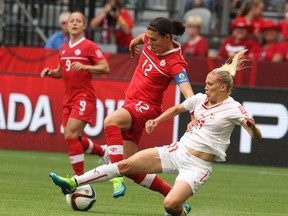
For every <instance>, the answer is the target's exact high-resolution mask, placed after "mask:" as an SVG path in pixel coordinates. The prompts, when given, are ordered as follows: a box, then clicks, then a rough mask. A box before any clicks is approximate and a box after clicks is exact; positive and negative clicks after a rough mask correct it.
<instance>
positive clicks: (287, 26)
mask: <svg viewBox="0 0 288 216" xmlns="http://www.w3.org/2000/svg"><path fill="white" fill-rule="evenodd" d="M279 24H280V26H281V35H282V37H283V39H285V40H287V39H288V22H287V21H286V20H281V21H280V22H279Z"/></svg>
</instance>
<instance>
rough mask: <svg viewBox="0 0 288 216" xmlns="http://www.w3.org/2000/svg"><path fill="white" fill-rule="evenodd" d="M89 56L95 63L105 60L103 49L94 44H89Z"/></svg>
mask: <svg viewBox="0 0 288 216" xmlns="http://www.w3.org/2000/svg"><path fill="white" fill-rule="evenodd" d="M87 54H88V56H89V58H90V59H91V60H92V61H93V62H99V61H101V60H104V59H105V58H104V55H103V53H102V51H101V49H100V48H99V47H98V46H97V45H96V44H95V43H94V42H91V43H90V44H89V49H88V53H87Z"/></svg>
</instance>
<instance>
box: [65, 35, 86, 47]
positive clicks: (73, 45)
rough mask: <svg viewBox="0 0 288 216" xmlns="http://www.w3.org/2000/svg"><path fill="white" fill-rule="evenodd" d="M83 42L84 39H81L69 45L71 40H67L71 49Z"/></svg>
mask: <svg viewBox="0 0 288 216" xmlns="http://www.w3.org/2000/svg"><path fill="white" fill-rule="evenodd" d="M83 40H85V37H82V38H81V39H80V40H79V41H77V42H76V43H74V44H71V40H69V47H70V48H73V47H75V46H77V45H78V44H80V43H81V42H82V41H83Z"/></svg>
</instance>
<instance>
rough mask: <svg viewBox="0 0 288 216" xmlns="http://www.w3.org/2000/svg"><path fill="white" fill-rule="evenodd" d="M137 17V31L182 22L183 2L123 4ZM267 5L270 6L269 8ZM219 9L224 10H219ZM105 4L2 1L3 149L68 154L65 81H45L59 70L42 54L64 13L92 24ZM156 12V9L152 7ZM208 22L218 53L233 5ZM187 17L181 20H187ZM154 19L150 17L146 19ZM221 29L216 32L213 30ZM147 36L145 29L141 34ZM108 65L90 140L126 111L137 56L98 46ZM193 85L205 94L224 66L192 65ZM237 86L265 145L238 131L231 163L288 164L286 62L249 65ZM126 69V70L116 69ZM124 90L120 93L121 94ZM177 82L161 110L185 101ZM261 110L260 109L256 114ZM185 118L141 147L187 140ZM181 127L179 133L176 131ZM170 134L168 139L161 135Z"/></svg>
mask: <svg viewBox="0 0 288 216" xmlns="http://www.w3.org/2000/svg"><path fill="white" fill-rule="evenodd" d="M273 2H274V3H275V2H277V3H279V4H280V3H281V2H282V3H283V2H284V1H271V2H270V1H267V3H268V4H267V8H266V9H267V10H266V11H265V13H264V16H266V17H269V18H273V19H281V18H282V15H281V13H280V12H279V11H277V10H276V9H277V8H276V6H275V5H276V4H274V3H273ZM123 3H124V4H125V5H126V6H127V8H128V9H129V10H130V11H131V13H132V14H133V17H134V20H135V24H136V25H135V26H136V27H143V26H145V25H146V24H147V23H148V22H149V19H152V18H153V16H154V17H155V16H167V17H170V18H179V17H180V16H181V13H182V10H181V5H183V4H184V3H185V1H169V0H167V1H164V0H162V1H123ZM269 3H270V4H269ZM219 5H220V6H219ZM102 6H103V1H73V0H70V1H41V0H30V1H28V0H25V1H24V0H22V1H20V0H15V1H7V0H5V1H4V0H1V1H0V18H1V21H0V23H1V24H2V25H1V31H0V32H1V36H0V42H1V45H2V47H1V48H0V60H1V64H0V78H1V85H0V148H2V149H19V150H38V151H60V152H65V151H66V147H65V145H64V144H63V136H62V134H61V125H60V119H61V114H60V113H61V101H62V90H63V89H62V82H61V81H59V80H52V79H41V78H40V77H39V72H40V71H41V69H42V68H43V67H46V66H48V67H54V66H55V65H56V64H57V59H58V53H57V51H53V50H45V49H43V48H41V47H43V45H44V42H45V38H47V36H48V35H50V34H51V33H52V32H53V31H55V30H56V29H57V26H58V24H57V18H58V14H59V13H60V12H61V11H63V10H71V11H73V10H81V11H84V12H85V14H86V15H87V17H88V19H89V20H90V19H91V18H92V17H93V16H94V15H95V13H97V11H98V10H100V9H101V7H102ZM152 6H153V7H152ZM218 6H219V7H217V8H214V9H215V10H214V11H213V15H215V16H216V19H215V20H217V22H216V23H211V29H212V26H213V25H214V28H213V31H212V30H211V32H209V34H207V35H205V36H206V37H207V39H208V41H209V44H210V45H211V50H210V53H211V54H213V52H215V50H217V47H218V46H219V43H220V42H221V40H222V39H223V37H225V36H226V35H228V34H229V28H228V24H229V22H230V18H231V17H230V14H229V16H225V15H227V14H228V12H227V7H228V6H229V1H226V0H223V1H219V4H218ZM182 15H183V14H182ZM148 18H149V19H148ZM215 26H216V27H215ZM142 30H143V28H142ZM100 31H101V29H91V30H89V32H87V35H88V36H89V37H90V38H91V39H93V40H95V41H96V42H97V39H98V37H99V32H100ZM99 46H100V47H101V48H102V50H103V51H104V52H105V55H106V57H107V59H108V61H109V64H110V65H111V71H112V72H111V75H109V76H101V77H100V78H99V77H95V79H94V84H95V87H96V91H97V95H98V97H99V98H98V107H97V108H98V111H97V123H96V125H94V126H92V127H88V128H87V129H86V134H87V135H88V136H91V137H92V138H93V139H94V140H95V141H97V142H99V143H105V139H104V137H103V131H102V126H103V122H102V121H103V119H104V118H105V116H106V115H107V114H109V112H111V111H113V110H114V109H116V108H117V107H118V106H120V105H121V103H122V102H123V99H124V96H123V95H124V90H125V88H126V86H127V85H128V83H129V80H130V78H131V75H132V73H133V69H134V68H135V66H136V64H137V58H136V59H133V60H131V58H130V56H129V55H128V54H127V55H126V54H122V55H120V54H115V53H114V51H115V50H116V49H115V44H113V43H112V44H108V45H103V44H99ZM187 62H188V63H189V66H188V68H187V71H188V75H189V78H190V81H191V83H192V85H193V87H194V90H195V92H201V91H203V81H204V79H205V76H206V74H207V72H208V71H209V70H210V69H212V68H213V67H215V66H219V65H221V64H222V63H223V62H221V61H217V60H213V59H212V58H210V57H209V58H207V59H206V58H205V59H203V58H195V59H187ZM250 64H251V65H250V66H251V67H249V68H247V69H245V70H243V71H241V72H240V73H239V74H238V76H237V79H236V80H235V83H236V87H235V89H234V92H233V96H234V98H235V99H236V100H239V101H240V102H244V106H245V104H246V105H247V107H246V109H247V110H248V112H249V111H250V112H253V113H252V115H253V117H254V118H255V119H256V121H257V122H258V123H259V126H260V128H261V129H262V130H263V137H264V139H263V141H261V142H260V143H254V142H251V139H250V138H247V137H246V136H245V133H244V132H243V131H240V129H239V128H238V129H236V131H235V132H234V133H233V136H232V145H231V146H230V148H229V150H228V155H229V156H228V162H229V163H243V164H257V165H273V166H287V165H288V160H287V159H286V158H287V155H288V135H287V132H288V102H287V93H288V82H287V81H288V78H287V70H288V64H287V63H278V64H275V63H269V62H268V63H267V62H265V63H264V62H262V63H261V62H251V63H250ZM119 65H121V68H119ZM119 92H120V93H119ZM180 97H181V96H180V93H179V91H178V89H177V87H176V85H175V84H174V83H172V85H171V86H170V87H169V90H168V92H167V93H166V96H165V100H164V101H165V103H164V109H165V108H167V107H169V106H172V105H173V104H175V103H178V102H179V101H182V100H183V98H180ZM253 107H258V109H256V110H255V109H253ZM186 122H187V115H181V116H180V118H179V119H177V118H176V119H175V120H171V121H168V122H167V123H165V124H163V125H162V126H161V127H159V129H158V131H155V133H154V134H153V135H152V136H148V135H145V137H144V140H143V142H142V143H141V148H144V147H145V148H146V147H150V146H154V145H162V144H165V143H171V142H172V141H175V140H177V138H178V137H180V136H181V134H183V131H184V128H185V125H186ZM178 126H179V127H178ZM164 134H165V136H164Z"/></svg>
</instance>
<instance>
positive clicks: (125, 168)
mask: <svg viewBox="0 0 288 216" xmlns="http://www.w3.org/2000/svg"><path fill="white" fill-rule="evenodd" d="M130 168H131V165H130V162H129V159H124V160H122V161H120V162H118V169H119V172H120V174H121V175H127V174H129V172H130Z"/></svg>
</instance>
